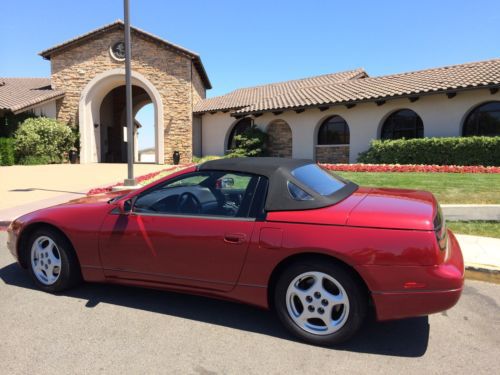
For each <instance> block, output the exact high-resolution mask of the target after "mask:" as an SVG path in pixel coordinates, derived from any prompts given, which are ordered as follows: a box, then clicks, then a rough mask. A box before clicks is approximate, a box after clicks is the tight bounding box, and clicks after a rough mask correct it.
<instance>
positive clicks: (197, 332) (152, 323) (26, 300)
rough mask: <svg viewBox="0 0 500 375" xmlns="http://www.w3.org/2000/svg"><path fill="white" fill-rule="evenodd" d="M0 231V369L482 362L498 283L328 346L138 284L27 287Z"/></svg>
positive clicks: (493, 351)
mask: <svg viewBox="0 0 500 375" xmlns="http://www.w3.org/2000/svg"><path fill="white" fill-rule="evenodd" d="M5 239H6V234H5V232H3V233H1V232H0V301H1V303H0V314H1V316H2V318H1V319H0V332H1V333H2V339H1V340H0V358H1V361H0V373H2V374H21V373H38V374H49V373H50V374H54V373H55V374H57V373H76V374H84V373H97V372H101V373H106V374H108V373H110V374H122V373H150V374H154V373H171V374H173V373H179V374H180V373H182V374H215V373H225V374H281V373H290V374H323V375H324V374H329V373H341V372H345V373H350V374H365V373H370V374H401V373H405V374H423V373H429V374H445V373H450V374H465V373H474V374H491V373H496V372H497V371H498V358H499V357H500V308H499V304H500V285H494V284H487V283H483V282H480V281H467V283H466V288H465V291H464V294H463V297H462V299H461V300H460V302H459V303H458V305H457V306H456V307H455V308H453V309H451V310H449V311H447V312H444V313H441V314H436V315H432V316H430V317H429V318H427V317H421V318H415V319H406V320H402V321H394V322H388V323H376V322H373V321H372V322H369V323H367V324H366V325H365V327H364V329H363V332H362V333H361V334H359V335H358V336H356V337H355V338H354V339H353V340H352V341H351V342H349V343H347V344H345V345H344V346H342V347H341V348H338V349H336V350H334V349H328V348H319V347H314V346H310V345H305V344H302V343H299V342H297V341H295V340H294V339H292V338H291V337H290V336H289V335H288V334H287V333H286V332H285V331H284V330H283V329H282V328H281V326H279V324H278V322H277V320H276V318H275V317H274V315H273V314H272V313H270V312H267V311H262V310H259V309H256V308H253V307H249V306H245V305H240V304H235V303H229V302H224V301H216V300H210V299H206V298H202V297H195V296H187V295H180V294H174V293H167V292H161V291H154V290H145V289H139V288H130V287H120V286H112V285H99V284H84V285H82V286H81V287H79V288H77V289H75V290H73V291H70V292H68V293H64V294H62V295H51V294H47V293H43V292H40V291H38V290H36V289H34V288H33V284H32V282H31V280H30V279H29V278H28V275H27V273H26V272H24V271H22V270H21V269H20V268H19V267H18V266H17V265H16V264H14V263H13V260H12V257H11V256H10V254H9V253H8V251H7V249H6V247H5Z"/></svg>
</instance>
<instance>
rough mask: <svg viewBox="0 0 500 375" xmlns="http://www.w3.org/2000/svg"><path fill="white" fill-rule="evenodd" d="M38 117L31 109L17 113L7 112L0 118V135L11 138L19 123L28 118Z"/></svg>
mask: <svg viewBox="0 0 500 375" xmlns="http://www.w3.org/2000/svg"><path fill="white" fill-rule="evenodd" d="M33 117H38V116H37V115H36V114H35V113H34V112H33V111H26V112H22V113H19V114H17V115H15V114H13V113H11V112H9V113H6V114H5V115H4V117H2V118H0V137H5V138H12V137H13V136H14V133H15V131H16V130H17V129H18V128H19V125H20V124H21V123H23V121H25V120H26V119H28V118H33Z"/></svg>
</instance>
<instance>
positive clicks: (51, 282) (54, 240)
mask: <svg viewBox="0 0 500 375" xmlns="http://www.w3.org/2000/svg"><path fill="white" fill-rule="evenodd" d="M25 251H26V255H27V264H28V269H29V273H30V275H31V277H32V278H33V280H34V281H35V283H36V284H37V286H38V287H39V288H40V289H42V290H45V291H47V292H61V291H63V290H66V289H69V288H71V287H73V286H75V285H76V284H77V283H78V282H79V281H80V280H81V273H80V267H79V265H78V260H77V258H76V255H75V253H74V251H73V248H72V246H71V244H70V243H69V241H68V240H67V239H66V238H65V237H64V236H63V235H61V234H60V233H59V232H57V231H56V230H54V229H52V228H42V229H38V230H36V231H35V232H34V233H33V234H32V235H31V237H30V239H29V241H28V247H27V248H26V249H25Z"/></svg>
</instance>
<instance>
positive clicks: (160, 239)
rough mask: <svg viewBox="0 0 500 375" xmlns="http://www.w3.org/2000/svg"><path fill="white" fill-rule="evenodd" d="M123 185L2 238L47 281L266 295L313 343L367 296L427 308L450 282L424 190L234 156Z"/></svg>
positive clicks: (402, 307)
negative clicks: (371, 184)
mask: <svg viewBox="0 0 500 375" xmlns="http://www.w3.org/2000/svg"><path fill="white" fill-rule="evenodd" d="M120 194H121V195H120ZM123 194H124V193H123V192H121V193H112V194H107V195H101V196H94V197H86V198H82V199H77V200H73V201H70V202H68V203H66V204H62V205H58V206H54V207H50V208H46V209H42V210H39V211H36V212H33V213H30V214H27V215H24V216H22V217H20V218H18V219H17V220H15V221H14V222H12V223H11V225H10V227H9V230H8V234H9V235H8V247H9V249H10V251H11V252H12V254H13V255H14V256H15V257H16V259H17V260H18V262H19V264H20V265H21V266H22V267H24V268H27V269H28V271H29V273H30V274H31V276H32V278H33V280H34V282H35V283H36V284H37V285H38V286H39V287H40V289H43V290H45V291H48V292H59V291H62V290H64V289H67V288H70V287H72V286H74V285H76V284H77V283H78V282H80V281H81V280H82V279H83V280H85V281H91V282H109V283H116V284H124V285H135V286H141V287H152V288H162V289H168V290H174V291H180V292H186V293H194V294H201V295H206V296H212V297H217V298H224V299H230V300H233V301H239V302H244V303H248V304H253V305H256V306H260V307H262V308H272V309H274V310H275V311H276V313H277V315H278V317H279V319H280V320H281V321H282V323H283V324H284V325H285V327H286V328H287V329H288V330H289V331H291V332H292V333H293V334H295V335H296V336H298V337H299V338H301V339H302V340H305V341H307V342H309V343H313V344H318V345H332V344H337V343H339V342H342V341H344V340H346V339H348V338H349V337H351V336H352V335H353V334H354V333H355V332H356V331H357V330H358V329H359V328H360V327H361V324H362V322H363V320H364V318H365V316H366V315H367V312H368V311H369V309H373V311H374V312H375V315H376V317H377V319H379V320H388V319H398V318H405V317H412V316H419V315H427V314H431V313H435V312H439V311H443V310H446V309H449V308H450V307H452V306H453V305H455V303H456V302H457V301H458V299H459V297H460V294H461V291H462V287H463V282H464V264H463V258H462V254H461V251H460V248H459V245H458V243H457V241H456V239H455V237H454V236H453V234H452V233H451V232H450V231H449V230H447V228H446V226H445V222H444V219H443V216H442V214H441V210H440V208H439V205H438V203H437V201H436V199H435V198H434V196H433V195H432V194H431V193H428V192H423V191H415V190H399V189H378V188H365V187H359V186H357V185H356V184H354V183H352V182H349V181H346V180H344V179H342V178H340V177H337V176H334V175H331V174H329V173H327V172H325V171H324V170H322V169H321V168H320V167H319V166H318V165H316V164H315V163H313V162H311V161H307V160H291V159H279V158H243V159H221V160H215V161H209V162H206V163H204V164H201V165H199V166H195V167H190V168H187V169H185V170H182V171H180V172H178V173H176V174H173V175H170V176H167V177H165V178H163V179H161V180H159V181H156V182H154V183H152V184H151V185H148V186H145V187H143V188H141V189H139V190H135V191H131V192H128V193H126V194H125V195H123Z"/></svg>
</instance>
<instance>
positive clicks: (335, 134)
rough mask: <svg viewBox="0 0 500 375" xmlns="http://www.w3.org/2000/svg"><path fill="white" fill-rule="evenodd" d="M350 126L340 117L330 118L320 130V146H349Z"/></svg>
mask: <svg viewBox="0 0 500 375" xmlns="http://www.w3.org/2000/svg"><path fill="white" fill-rule="evenodd" d="M348 144H349V126H348V125H347V122H345V120H344V119H343V118H342V117H340V116H332V117H328V118H327V119H326V120H325V121H323V123H322V124H321V126H320V127H319V130H318V145H348Z"/></svg>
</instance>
